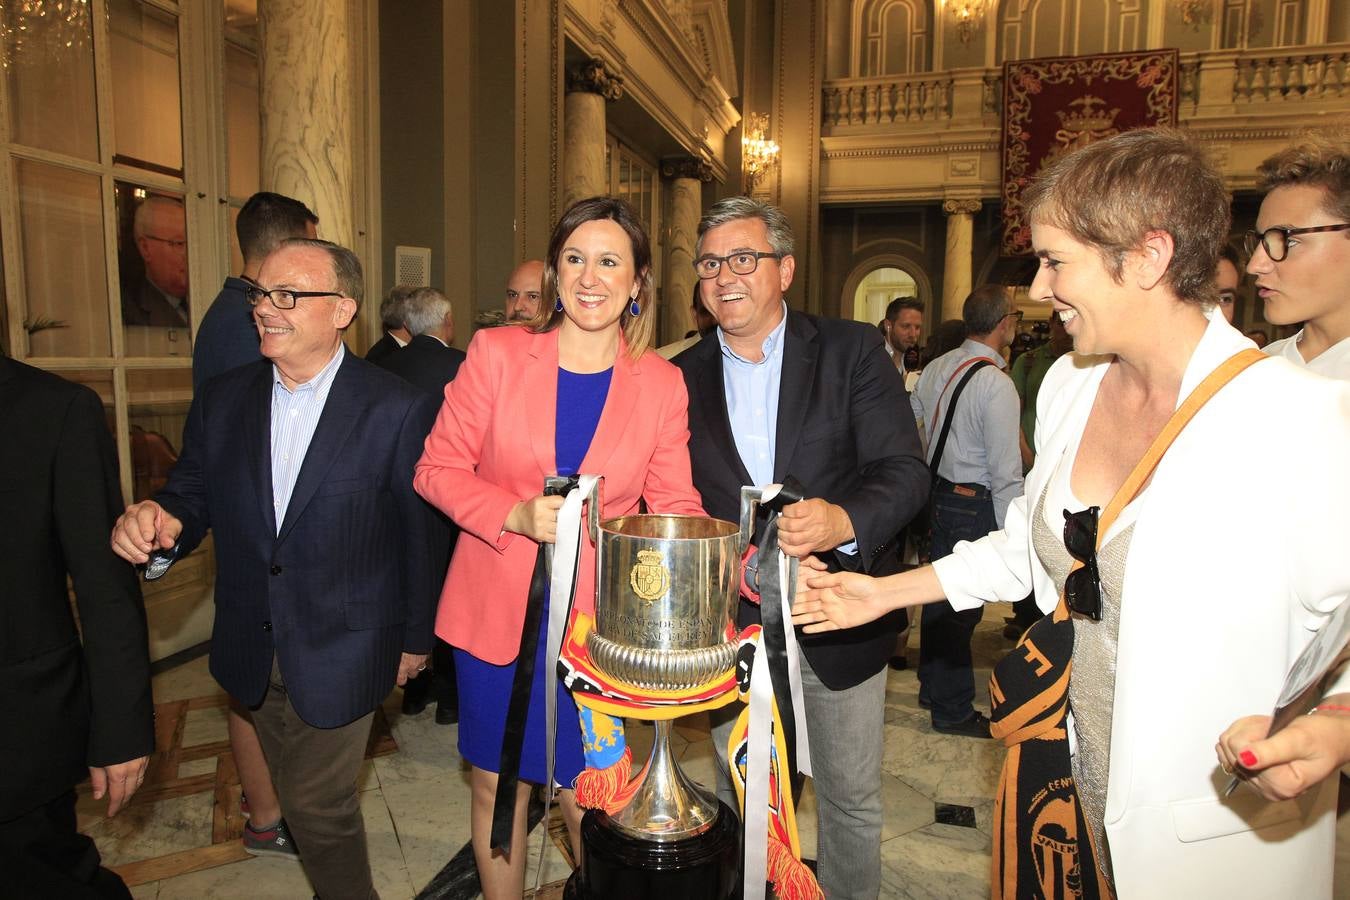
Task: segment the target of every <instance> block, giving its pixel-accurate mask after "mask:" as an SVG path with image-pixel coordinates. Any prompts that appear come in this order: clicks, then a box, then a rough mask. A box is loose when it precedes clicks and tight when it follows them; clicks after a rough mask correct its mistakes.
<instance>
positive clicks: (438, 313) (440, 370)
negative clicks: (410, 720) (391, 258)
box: [380, 287, 464, 725]
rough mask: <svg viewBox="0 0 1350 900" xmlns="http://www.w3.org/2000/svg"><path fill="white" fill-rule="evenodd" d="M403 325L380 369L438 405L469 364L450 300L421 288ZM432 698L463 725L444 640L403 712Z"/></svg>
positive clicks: (406, 691)
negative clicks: (396, 346) (399, 345)
mask: <svg viewBox="0 0 1350 900" xmlns="http://www.w3.org/2000/svg"><path fill="white" fill-rule="evenodd" d="M403 321H404V323H405V324H406V325H407V326H408V331H409V333H410V334H412V340H411V341H409V342H408V346H406V347H404V348H403V349H402V350H400V351H398V352H397V353H391V354H389V355H388V356H386V357H385V358H384V359H383V360H381V361H380V365H381V366H383V367H384V368H386V369H388V370H389V371H390V372H393V373H394V374H395V375H398V376H399V377H400V378H402V379H403V380H404V381H407V382H408V383H409V384H412V385H414V386H415V387H418V388H421V389H422V390H424V391H426V392H427V393H428V394H430V395H431V396H432V397H434V398H435V400H436V404H437V406H439V405H440V403H441V401H442V399H443V398H444V396H445V386H446V385H447V384H449V383H450V382H451V381H453V380H454V377H455V375H456V373H458V372H459V366H460V363H462V362H464V351H463V350H456V349H455V348H454V347H451V346H450V343H451V342H452V341H453V340H454V339H455V318H454V313H453V310H452V308H451V306H450V301H449V300H448V299H447V298H446V296H445V295H444V294H442V293H441V292H440V291H438V290H436V289H435V288H431V287H420V288H417V289H416V290H415V291H413V292H412V293H411V294H409V295H408V299H407V300H406V301H404V317H403ZM438 515H439V514H438ZM441 518H442V520H443V522H444V524H445V526H446V531H447V533H448V539H447V541H446V545H445V547H444V548H443V551H444V552H442V553H440V554H438V556H437V559H436V563H435V565H436V567H437V568H438V569H439V570H440V571H441V572H445V570H446V568H447V567H448V566H449V564H450V554H451V553H452V552H453V551H454V547H455V537H456V536H457V534H458V530H457V529H456V528H455V526H454V523H453V522H451V521H449V520H448V519H445V518H444V517H443V516H442V517H441ZM432 696H434V697H435V699H436V724H437V725H453V724H455V723H456V722H458V721H459V700H458V697H457V695H456V692H455V658H454V655H453V654H452V652H451V650H450V645H449V644H447V643H446V642H445V641H443V640H441V639H440V638H436V647H435V650H433V651H432V666H431V668H430V669H429V670H427V671H425V672H422V673H421V674H419V675H418V676H417V677H416V678H413V679H411V680H409V681H408V683H407V684H405V685H404V686H403V712H404V713H405V714H406V715H410V716H415V715H419V714H420V713H421V712H422V711H423V710H424V709H426V708H427V704H428V702H429V701H430V699H431V697H432Z"/></svg>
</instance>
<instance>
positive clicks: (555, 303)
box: [553, 294, 563, 312]
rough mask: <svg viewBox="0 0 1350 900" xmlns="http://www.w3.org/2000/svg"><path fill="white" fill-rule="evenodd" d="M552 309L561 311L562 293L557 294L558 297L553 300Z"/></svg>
mask: <svg viewBox="0 0 1350 900" xmlns="http://www.w3.org/2000/svg"><path fill="white" fill-rule="evenodd" d="M553 311H554V312H562V311H563V310H562V294H559V295H558V299H557V300H554V301H553Z"/></svg>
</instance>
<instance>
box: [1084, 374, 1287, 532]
mask: <svg viewBox="0 0 1350 900" xmlns="http://www.w3.org/2000/svg"><path fill="white" fill-rule="evenodd" d="M1268 358H1269V357H1267V356H1266V354H1264V353H1262V352H1261V351H1260V350H1257V349H1255V348H1252V349H1249V350H1239V351H1238V352H1237V353H1234V354H1233V355H1232V356H1230V357H1228V359H1226V360H1224V361H1223V363H1222V364H1221V365H1220V366H1219V367H1218V368H1217V369H1215V370H1214V371H1213V372H1210V373H1209V375H1208V376H1206V377H1205V380H1204V381H1202V382H1200V383H1199V384H1198V385H1196V387H1195V390H1193V391H1191V393H1190V396H1188V397H1187V398H1186V400H1185V402H1183V403H1182V404H1181V405H1180V406H1178V407H1177V411H1176V412H1174V413H1172V418H1170V419H1168V420H1167V424H1166V425H1164V426H1163V429H1162V431H1160V432H1158V436H1157V437H1155V438H1154V439H1153V443H1152V444H1149V447H1148V450H1146V451H1145V452H1144V456H1143V458H1142V459H1141V460H1139V462H1138V463H1137V464H1136V465H1135V467H1134V471H1133V472H1131V473H1130V477H1128V478H1126V479H1125V483H1124V484H1122V485H1121V486H1120V489H1119V490H1117V491H1116V495H1115V496H1114V497H1112V498H1111V502H1110V503H1108V504H1106V509H1104V510H1102V514H1101V517H1100V519H1099V520H1098V522H1097V545H1098V546H1099V547H1100V546H1101V542H1102V538H1103V537H1104V536H1105V535H1106V532H1107V529H1109V528H1110V527H1111V525H1112V524H1113V523H1114V522H1115V521H1116V517H1117V516H1119V515H1120V511H1121V510H1122V509H1124V508H1125V507H1126V506H1128V505H1129V503H1130V501H1131V500H1133V499H1134V498H1135V497H1136V496H1137V495H1138V493H1139V491H1140V489H1141V488H1142V487H1143V486H1144V482H1146V481H1148V480H1149V478H1150V477H1151V476H1152V475H1153V470H1154V469H1156V468H1158V463H1160V462H1162V458H1163V454H1165V453H1166V452H1167V448H1169V447H1171V446H1172V442H1173V441H1174V440H1176V438H1177V435H1179V434H1181V430H1182V429H1183V428H1185V427H1186V426H1187V425H1189V424H1190V421H1191V419H1193V418H1195V414H1196V413H1198V412H1199V411H1200V408H1201V407H1202V406H1204V405H1205V404H1206V403H1208V402H1209V400H1210V398H1211V397H1213V396H1214V395H1215V394H1217V393H1218V392H1219V391H1220V390H1222V389H1223V387H1224V385H1226V384H1228V382H1230V381H1232V380H1233V379H1234V378H1236V377H1237V376H1238V375H1239V374H1241V373H1242V372H1243V371H1245V370H1246V368H1247V367H1248V366H1250V365H1251V364H1252V363H1256V362H1260V361H1261V360H1263V359H1268Z"/></svg>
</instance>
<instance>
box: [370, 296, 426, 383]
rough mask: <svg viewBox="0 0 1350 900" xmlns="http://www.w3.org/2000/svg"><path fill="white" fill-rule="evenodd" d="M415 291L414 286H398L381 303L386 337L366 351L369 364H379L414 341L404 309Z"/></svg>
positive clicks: (381, 323) (382, 324) (381, 315)
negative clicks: (405, 322) (410, 295)
mask: <svg viewBox="0 0 1350 900" xmlns="http://www.w3.org/2000/svg"><path fill="white" fill-rule="evenodd" d="M414 290H416V288H415V287H414V286H413V285H410V284H396V285H394V286H393V287H392V288H390V289H389V293H388V294H387V295H386V296H385V298H384V299H383V300H382V301H380V327H381V328H383V329H384V335H383V336H382V337H381V338H380V339H379V340H378V341H376V342H375V343H373V344H371V345H370V349H369V350H367V351H366V361H367V362H373V363H376V364H378V363H379V362H380V360H382V359H384V358H385V357H386V356H389V355H390V354H391V353H397V352H398V351H399V350H402V349H403V348H404V347H406V346H408V342H409V341H411V340H412V335H411V334H409V333H408V326H407V325H406V324H404V322H403V308H404V303H405V302H406V301H407V299H408V295H409V294H411V293H412V292H413V291H414Z"/></svg>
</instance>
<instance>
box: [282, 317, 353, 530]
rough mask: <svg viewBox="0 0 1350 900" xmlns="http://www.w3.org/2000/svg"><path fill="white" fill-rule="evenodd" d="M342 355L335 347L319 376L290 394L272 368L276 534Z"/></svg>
mask: <svg viewBox="0 0 1350 900" xmlns="http://www.w3.org/2000/svg"><path fill="white" fill-rule="evenodd" d="M344 353H346V350H345V349H343V346H342V344H340V343H339V344H338V349H337V353H334V354H333V358H332V359H330V360H329V361H328V364H327V365H325V366H324V367H323V368H322V369H320V370H319V374H317V375H315V376H314V377H313V378H311V379H310V380H309V381H307V382H305V383H304V384H298V385H296V386H295V390H293V391H292V390H290V389H288V388H287V387H286V385H285V383H284V382H282V380H281V373H280V372H279V371H278V370H277V367H276V366H275V365H274V366H272V379H273V380H272V510H273V515H274V517H275V519H276V524H277V531H278V532H280V531H281V523H282V522H283V521H285V519H286V507H287V506H288V505H289V504H290V502H291V492H292V491H294V490H295V481H296V479H297V478H298V477H299V475H300V466H301V465H302V464H303V463H304V461H305V454H306V453H308V452H309V442H310V440H311V439H312V438H313V437H314V429H315V428H316V427H317V426H318V424H319V416H321V415H323V407H324V403H326V402H327V401H328V391H329V389H330V388H332V386H333V378H334V377H336V375H337V371H338V367H339V366H341V365H342V356H343V354H344Z"/></svg>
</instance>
